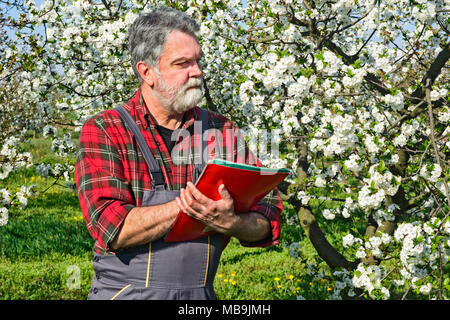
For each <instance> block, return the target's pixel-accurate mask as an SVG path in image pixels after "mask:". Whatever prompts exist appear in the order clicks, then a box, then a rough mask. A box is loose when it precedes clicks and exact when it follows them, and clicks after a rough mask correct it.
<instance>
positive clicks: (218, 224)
mask: <svg viewBox="0 0 450 320" xmlns="http://www.w3.org/2000/svg"><path fill="white" fill-rule="evenodd" d="M219 194H220V196H221V197H222V199H220V200H218V201H214V200H212V199H210V198H208V197H207V196H205V195H204V194H203V193H201V192H200V190H198V189H197V188H196V187H195V186H194V184H193V183H192V182H188V183H187V187H186V189H183V188H182V189H181V191H180V197H177V198H176V200H177V203H178V206H179V207H180V208H181V210H182V211H183V212H184V213H186V214H187V215H188V216H191V217H193V218H195V219H197V220H200V221H201V222H203V223H204V224H205V225H207V226H209V227H211V228H213V229H214V230H216V231H218V232H220V233H224V234H232V233H233V231H234V230H235V228H236V225H237V224H238V223H239V217H238V215H236V213H235V212H234V201H233V198H232V197H231V195H230V193H229V192H228V190H227V189H226V187H225V185H223V184H222V185H220V186H219Z"/></svg>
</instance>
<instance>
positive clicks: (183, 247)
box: [88, 107, 225, 300]
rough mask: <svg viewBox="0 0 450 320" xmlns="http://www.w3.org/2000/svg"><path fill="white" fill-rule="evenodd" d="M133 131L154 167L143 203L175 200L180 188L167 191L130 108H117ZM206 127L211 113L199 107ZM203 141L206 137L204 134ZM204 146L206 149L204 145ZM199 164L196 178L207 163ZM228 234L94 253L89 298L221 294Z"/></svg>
mask: <svg viewBox="0 0 450 320" xmlns="http://www.w3.org/2000/svg"><path fill="white" fill-rule="evenodd" d="M115 110H117V111H118V112H119V114H120V115H121V116H122V119H123V120H124V121H125V123H126V124H127V126H128V128H129V129H130V130H131V132H132V133H133V135H134V137H135V139H136V141H137V143H138V145H139V148H140V150H141V152H142V154H143V156H144V158H145V161H146V163H147V165H148V167H149V168H150V174H151V178H152V189H151V190H149V191H145V192H144V198H143V202H142V206H152V205H157V204H163V203H167V202H169V201H172V200H174V199H175V198H176V196H178V195H179V191H171V190H165V183H164V178H163V175H162V172H161V168H160V166H159V164H158V162H157V161H156V159H155V158H154V157H153V155H152V153H151V151H150V148H149V147H148V145H147V143H146V142H145V139H144V137H143V135H142V133H141V131H140V130H139V128H138V127H137V125H136V123H135V122H134V120H133V118H131V116H130V115H129V114H128V112H127V111H126V110H125V109H124V108H122V107H118V108H115ZM200 110H201V112H200V115H201V116H200V117H201V120H202V124H203V125H202V130H203V132H204V131H205V130H206V129H207V113H206V111H205V110H202V109H200ZM200 140H201V139H200ZM200 146H201V148H200V149H199V150H203V148H202V145H200ZM201 158H202V163H201V164H199V165H196V166H195V172H194V181H196V179H197V178H198V177H199V174H200V173H201V170H202V169H203V167H204V165H205V162H204V160H203V157H201ZM224 244H225V238H224V236H223V235H222V234H218V233H217V234H214V235H211V236H208V237H203V238H200V239H197V240H192V241H185V242H164V240H163V239H160V240H157V241H153V242H151V243H148V244H145V245H141V246H137V247H131V248H126V249H123V250H120V251H118V252H116V254H115V255H100V254H97V253H94V263H93V267H94V271H95V274H94V277H93V279H92V287H91V289H90V291H89V297H88V299H92V300H97V299H101V300H105V299H107V300H109V299H111V300H113V299H139V300H147V299H159V300H168V299H186V300H203V299H216V295H215V293H214V288H213V281H214V276H215V274H216V271H217V267H218V264H219V260H220V255H221V253H222V250H223V248H224Z"/></svg>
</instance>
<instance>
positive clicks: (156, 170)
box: [114, 106, 164, 189]
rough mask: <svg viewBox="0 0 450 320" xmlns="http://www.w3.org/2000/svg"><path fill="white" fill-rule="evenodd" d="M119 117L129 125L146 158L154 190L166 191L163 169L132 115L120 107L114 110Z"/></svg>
mask: <svg viewBox="0 0 450 320" xmlns="http://www.w3.org/2000/svg"><path fill="white" fill-rule="evenodd" d="M114 110H116V111H117V112H118V113H119V115H120V116H121V117H122V119H123V121H125V123H126V124H127V126H128V128H129V129H130V131H131V133H132V134H133V136H134V137H135V139H136V142H137V144H138V146H139V148H140V150H141V152H142V155H143V156H144V159H145V162H146V163H147V165H148V167H149V171H150V177H151V179H152V188H153V187H156V188H157V189H161V188H162V189H164V176H163V174H162V172H161V167H160V166H159V164H158V161H156V159H155V157H154V156H153V154H152V152H151V150H150V148H149V146H148V144H147V142H146V141H145V138H144V136H143V135H142V132H141V130H139V128H138V126H137V124H136V122H135V121H134V119H133V118H132V117H131V116H130V114H129V113H128V112H127V111H126V110H125V108H124V107H122V106H119V107H116V108H114Z"/></svg>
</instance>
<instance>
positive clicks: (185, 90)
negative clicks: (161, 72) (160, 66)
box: [153, 76, 203, 114]
mask: <svg viewBox="0 0 450 320" xmlns="http://www.w3.org/2000/svg"><path fill="white" fill-rule="evenodd" d="M193 87H195V88H193ZM155 89H156V90H153V93H154V95H155V96H156V98H157V99H158V100H159V101H160V102H161V105H162V106H163V107H164V108H165V109H166V110H168V111H169V112H171V113H176V114H181V113H184V112H186V111H188V110H189V109H192V108H193V107H195V105H197V104H198V103H199V102H200V100H201V99H202V97H203V79H202V78H190V79H189V80H188V81H187V82H186V83H185V84H184V85H183V86H181V87H180V88H175V87H170V86H169V85H168V84H167V82H166V81H165V80H164V79H163V78H162V77H161V76H160V77H159V79H158V84H157V85H156V86H155ZM160 92H161V93H166V94H168V95H169V98H166V97H164V96H163V95H162V94H161V93H160Z"/></svg>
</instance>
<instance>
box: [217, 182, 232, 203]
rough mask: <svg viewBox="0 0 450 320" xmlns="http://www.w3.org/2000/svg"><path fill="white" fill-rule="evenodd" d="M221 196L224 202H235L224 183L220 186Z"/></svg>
mask: <svg viewBox="0 0 450 320" xmlns="http://www.w3.org/2000/svg"><path fill="white" fill-rule="evenodd" d="M219 194H220V196H221V197H222V199H224V200H229V199H231V200H233V198H232V197H231V194H230V193H229V192H228V189H227V187H225V185H224V184H223V183H222V184H221V185H220V186H219Z"/></svg>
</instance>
